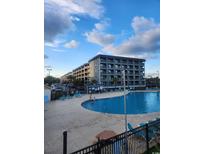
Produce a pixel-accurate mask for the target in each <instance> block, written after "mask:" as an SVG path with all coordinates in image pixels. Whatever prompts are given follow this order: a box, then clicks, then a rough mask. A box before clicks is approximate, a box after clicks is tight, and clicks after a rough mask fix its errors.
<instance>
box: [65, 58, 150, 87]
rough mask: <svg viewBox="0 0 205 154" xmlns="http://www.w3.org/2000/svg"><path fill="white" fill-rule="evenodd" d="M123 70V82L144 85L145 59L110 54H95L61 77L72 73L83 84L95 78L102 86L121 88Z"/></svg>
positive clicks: (134, 85)
mask: <svg viewBox="0 0 205 154" xmlns="http://www.w3.org/2000/svg"><path fill="white" fill-rule="evenodd" d="M123 70H125V84H126V86H127V87H130V88H136V89H137V88H143V87H145V85H146V84H145V78H144V77H145V59H139V58H132V57H121V56H111V55H97V56H95V57H93V58H92V59H90V60H89V61H88V63H86V64H83V65H81V66H79V67H78V68H76V69H74V70H73V71H72V72H69V73H67V74H65V75H64V76H62V77H61V79H63V78H66V77H67V76H69V75H73V76H74V77H75V78H76V79H80V80H83V81H84V83H85V85H87V84H88V83H89V81H92V80H95V81H96V82H97V84H98V85H101V86H102V87H103V88H122V87H123V78H122V71H123Z"/></svg>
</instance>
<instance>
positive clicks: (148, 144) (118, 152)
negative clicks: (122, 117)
mask: <svg viewBox="0 0 205 154" xmlns="http://www.w3.org/2000/svg"><path fill="white" fill-rule="evenodd" d="M127 139H128V144H127V145H128V147H127V152H126V151H125V132H124V133H121V134H119V135H116V136H114V137H112V138H109V139H107V140H101V141H100V140H98V142H97V143H95V144H93V145H90V146H88V147H85V148H83V149H80V150H78V151H75V152H72V153H71V154H125V153H128V154H143V153H145V152H146V153H147V154H149V149H150V148H152V147H154V146H157V145H159V144H160V119H157V120H155V121H151V122H148V123H146V124H144V125H141V126H139V127H137V128H134V129H132V130H130V131H128V132H127ZM63 154H67V132H66V131H65V132H63Z"/></svg>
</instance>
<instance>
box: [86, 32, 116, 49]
mask: <svg viewBox="0 0 205 154" xmlns="http://www.w3.org/2000/svg"><path fill="white" fill-rule="evenodd" d="M85 36H86V38H87V41H88V42H91V43H95V44H98V45H101V46H105V45H108V44H110V43H112V42H113V41H114V40H115V37H114V36H113V35H111V34H106V33H103V32H99V31H96V30H95V29H94V30H92V31H91V32H87V33H85Z"/></svg>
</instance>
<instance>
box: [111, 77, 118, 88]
mask: <svg viewBox="0 0 205 154" xmlns="http://www.w3.org/2000/svg"><path fill="white" fill-rule="evenodd" d="M118 81H119V79H118V78H116V77H114V78H112V83H113V85H114V86H115V89H116V85H117V82H118Z"/></svg>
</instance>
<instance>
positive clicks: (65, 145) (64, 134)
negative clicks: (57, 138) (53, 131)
mask: <svg viewBox="0 0 205 154" xmlns="http://www.w3.org/2000/svg"><path fill="white" fill-rule="evenodd" d="M63 154H67V131H64V132H63Z"/></svg>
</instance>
